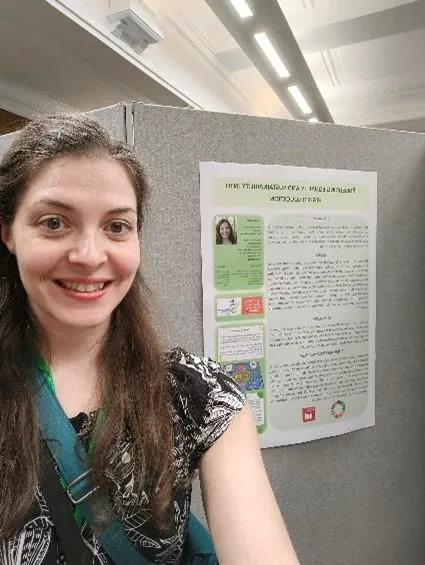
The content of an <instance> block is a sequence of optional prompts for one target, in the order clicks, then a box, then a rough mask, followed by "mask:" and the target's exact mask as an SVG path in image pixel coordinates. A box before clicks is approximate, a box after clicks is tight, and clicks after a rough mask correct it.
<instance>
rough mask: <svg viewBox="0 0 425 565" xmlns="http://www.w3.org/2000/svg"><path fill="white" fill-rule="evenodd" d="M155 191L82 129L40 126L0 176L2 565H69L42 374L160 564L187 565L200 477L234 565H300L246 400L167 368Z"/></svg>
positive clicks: (209, 379) (225, 556) (194, 364)
mask: <svg viewBox="0 0 425 565" xmlns="http://www.w3.org/2000/svg"><path fill="white" fill-rule="evenodd" d="M146 191H147V189H146V184H145V179H144V175H143V170H142V168H141V166H140V164H139V163H138V161H137V159H136V158H135V156H134V154H133V153H132V151H131V150H130V149H129V148H128V147H127V146H125V145H123V144H122V143H116V142H113V141H112V140H111V139H110V138H109V136H108V134H107V132H106V131H105V130H104V129H103V128H102V127H101V126H100V125H99V124H97V123H96V122H95V121H93V120H90V119H88V118H86V117H81V116H71V115H63V116H52V117H48V118H46V119H41V120H37V121H34V122H32V123H30V124H29V125H27V126H26V127H25V128H24V129H23V130H22V132H21V133H20V134H19V136H18V138H17V139H16V140H15V142H14V143H13V145H12V147H11V148H10V149H9V151H8V152H7V154H6V155H5V156H4V158H3V160H2V162H1V164H0V226H1V243H0V285H1V286H0V402H1V410H0V453H1V455H2V457H1V459H0V508H1V512H0V562H1V563H2V565H21V564H22V565H23V564H24V563H25V564H26V563H37V564H39V565H43V564H44V563H47V560H48V556H51V555H52V554H54V555H55V556H56V558H57V563H63V562H64V556H63V552H62V548H61V544H60V541H59V539H58V537H57V534H56V531H55V529H54V524H53V523H52V518H51V514H50V512H49V508H48V505H47V504H46V499H45V496H44V494H43V489H42V488H41V486H40V468H41V462H40V452H41V449H40V446H41V434H40V430H39V426H38V420H37V415H36V409H35V407H34V402H33V374H34V370H35V368H36V367H39V369H40V370H41V371H43V373H44V375H45V377H46V379H48V380H49V382H50V383H51V386H52V388H53V389H54V391H55V394H56V396H57V399H58V401H59V403H60V404H61V406H62V408H63V410H64V411H65V413H66V415H67V417H68V418H69V419H70V421H71V423H72V424H73V426H74V428H75V429H76V430H77V433H78V435H79V437H80V438H81V440H82V441H83V443H84V444H85V445H86V446H88V445H89V444H90V446H91V448H92V449H91V451H90V457H91V467H92V469H93V473H94V475H95V477H96V480H97V481H98V482H99V483H100V484H101V486H103V487H104V488H105V489H106V491H107V492H108V495H109V498H110V501H111V503H112V506H113V507H114V510H115V512H116V514H117V515H118V517H119V518H120V520H121V521H122V523H123V526H124V529H125V531H126V532H127V534H128V537H129V538H130V540H131V541H132V542H133V544H134V545H135V546H136V547H137V548H138V549H139V550H140V552H141V553H142V554H143V555H144V556H145V557H146V558H147V559H149V560H151V561H152V562H155V563H164V564H172V563H178V562H179V559H180V556H181V552H182V547H183V544H184V541H185V536H186V528H187V520H188V513H189V507H190V495H191V480H192V478H193V475H194V473H195V471H196V469H197V468H198V467H199V468H200V473H201V484H202V491H203V497H204V503H205V509H206V514H207V518H208V523H209V526H210V530H211V533H212V536H213V540H214V543H215V546H216V551H217V554H218V557H219V560H220V563H221V564H222V565H232V564H238V565H239V564H241V563H243V564H244V565H250V564H252V565H254V564H255V565H258V563H262V564H263V565H266V564H276V565H278V564H279V565H286V564H287V565H294V564H296V563H298V561H297V559H296V556H295V554H294V551H293V549H292V546H291V543H290V540H289V538H288V535H287V532H286V529H285V526H284V524H283V521H282V519H281V516H280V513H279V510H278V508H277V505H276V502H275V500H274V497H273V494H272V492H271V489H270V486H269V483H268V481H267V478H266V475H265V471H264V468H263V465H262V462H261V456H260V452H259V448H258V444H257V438H256V431H255V426H254V425H253V421H252V417H251V415H250V411H249V409H248V407H247V406H246V405H245V403H244V397H243V395H242V393H241V392H240V390H239V389H238V387H237V386H236V385H235V383H234V382H233V381H232V380H231V379H230V378H229V377H228V376H226V375H225V374H224V373H223V372H222V370H221V369H220V367H219V366H218V365H217V364H215V363H213V362H212V361H209V360H206V359H200V358H198V357H196V356H194V355H191V354H189V353H186V352H185V351H183V350H182V349H179V348H176V349H174V350H172V351H171V352H169V353H168V354H166V355H164V354H163V352H162V350H161V345H160V343H159V342H158V338H157V336H156V334H155V332H154V330H153V328H152V325H151V322H150V319H149V316H148V314H147V310H148V309H147V304H146V303H147V299H146V289H145V287H144V284H143V279H142V277H141V274H140V270H139V264H140V251H139V243H140V242H139V233H140V229H141V226H142V222H143V214H144V206H145V200H146ZM100 410H101V414H102V419H101V423H100V424H99V423H98V425H97V426H96V427H95V425H96V421H97V418H98V416H99V414H100ZM99 422H100V420H99ZM58 480H59V477H58ZM73 510H74V514H75V520H76V521H77V523H78V525H79V527H80V530H81V536H82V537H83V538H84V540H85V543H86V544H87V546H88V547H89V548H90V550H91V552H92V554H93V563H94V564H96V565H98V564H107V563H110V560H108V557H107V555H106V554H105V551H104V550H103V549H102V548H101V547H100V546H99V542H98V540H97V539H96V536H95V535H94V534H93V532H92V531H91V530H90V527H89V526H88V524H87V523H86V521H85V519H84V517H81V515H80V516H79V515H78V511H77V510H76V509H75V508H74V509H73ZM70 511H71V509H70ZM129 565H131V564H129Z"/></svg>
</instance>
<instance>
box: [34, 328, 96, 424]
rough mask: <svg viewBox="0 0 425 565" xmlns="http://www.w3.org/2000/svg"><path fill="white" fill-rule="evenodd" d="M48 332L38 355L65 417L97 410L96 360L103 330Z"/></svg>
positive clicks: (62, 329) (73, 329) (55, 329)
mask: <svg viewBox="0 0 425 565" xmlns="http://www.w3.org/2000/svg"><path fill="white" fill-rule="evenodd" d="M52 329H53V328H51V327H50V328H49V332H48V333H47V335H46V339H47V344H46V346H45V347H44V348H43V349H42V354H43V356H44V358H45V359H46V361H47V362H48V364H49V366H50V370H51V373H52V377H53V382H54V385H55V390H56V395H57V397H58V400H59V402H60V403H61V405H62V407H63V409H64V410H65V412H66V414H67V415H68V416H74V415H76V414H78V413H79V412H90V411H91V410H94V409H96V408H98V407H99V397H100V387H99V381H98V376H99V375H98V358H99V352H100V349H101V347H102V343H103V340H104V338H105V334H106V331H107V328H105V327H99V328H97V327H96V328H87V329H82V328H57V327H56V328H54V331H52Z"/></svg>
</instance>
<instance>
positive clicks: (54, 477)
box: [41, 441, 93, 565]
mask: <svg viewBox="0 0 425 565" xmlns="http://www.w3.org/2000/svg"><path fill="white" fill-rule="evenodd" d="M41 463H42V474H41V490H42V493H43V495H44V498H45V499H46V503H47V506H48V508H49V512H50V515H51V518H52V521H53V524H54V527H55V529H56V532H57V534H58V537H59V541H60V543H61V547H62V551H63V553H64V554H65V559H66V563H67V565H91V564H92V563H93V555H92V553H91V552H90V550H89V548H88V547H87V546H86V544H85V543H84V541H83V538H82V537H81V533H80V530H79V528H78V526H77V523H76V522H75V520H74V516H73V514H72V508H71V504H70V502H69V500H68V497H67V496H66V493H65V491H64V490H63V489H62V487H61V485H60V482H59V476H58V474H57V472H56V467H55V464H54V462H53V459H52V457H51V455H50V451H49V448H48V447H47V445H46V444H45V442H44V441H43V442H42V448H41Z"/></svg>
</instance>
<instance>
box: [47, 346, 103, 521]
mask: <svg viewBox="0 0 425 565" xmlns="http://www.w3.org/2000/svg"><path fill="white" fill-rule="evenodd" d="M36 362H37V367H38V368H39V369H40V371H42V373H43V375H44V376H45V377H46V380H47V384H48V385H49V387H50V389H51V391H52V392H53V393H54V394H56V391H55V383H54V382H53V377H52V372H51V370H50V367H49V365H48V363H47V362H46V360H45V359H43V358H42V357H40V356H37V361H36ZM91 447H92V445H91V443H90V444H89V453H90V452H91ZM59 481H60V484H61V486H62V488H63V490H66V487H67V483H66V481H65V479H64V478H63V477H62V475H59ZM73 514H74V519H75V521H76V522H77V525H78V527H81V525H82V523H83V520H84V516H83V513H82V511H81V508H80V507H79V506H76V507H75V508H74V509H73Z"/></svg>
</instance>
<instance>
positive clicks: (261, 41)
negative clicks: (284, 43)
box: [254, 33, 291, 78]
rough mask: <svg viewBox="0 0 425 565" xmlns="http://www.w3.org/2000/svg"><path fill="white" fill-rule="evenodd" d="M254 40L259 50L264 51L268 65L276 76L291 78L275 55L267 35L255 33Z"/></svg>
mask: <svg viewBox="0 0 425 565" xmlns="http://www.w3.org/2000/svg"><path fill="white" fill-rule="evenodd" d="M254 38H255V40H256V42H257V43H258V45H259V46H260V47H261V49H262V50H263V51H264V54H265V55H266V57H267V58H268V60H269V61H270V63H271V64H272V65H273V67H274V68H275V70H276V72H277V74H278V76H279V77H280V78H287V77H289V76H291V75H290V74H289V71H288V69H287V68H286V67H285V65H284V64H283V62H282V59H281V58H280V57H279V55H278V54H277V51H276V49H275V48H274V47H273V45H272V44H271V41H270V39H269V38H268V35H267V33H256V34H255V35H254Z"/></svg>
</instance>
